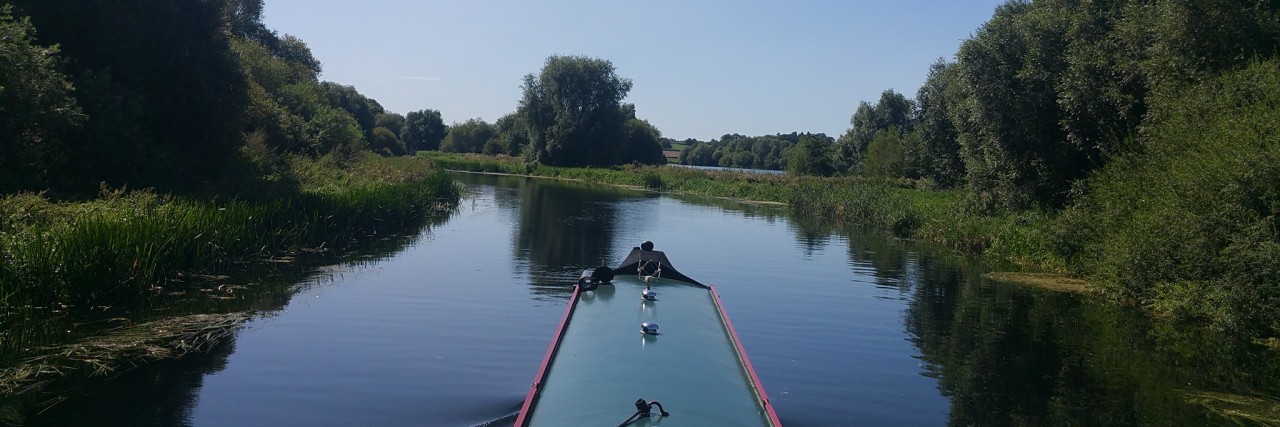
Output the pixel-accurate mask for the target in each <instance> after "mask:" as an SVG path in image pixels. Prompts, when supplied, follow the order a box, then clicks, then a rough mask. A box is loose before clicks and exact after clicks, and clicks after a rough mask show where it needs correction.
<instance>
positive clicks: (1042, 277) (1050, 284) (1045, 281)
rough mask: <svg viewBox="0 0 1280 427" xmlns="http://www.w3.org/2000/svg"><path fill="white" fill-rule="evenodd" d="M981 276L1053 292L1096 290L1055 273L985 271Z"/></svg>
mask: <svg viewBox="0 0 1280 427" xmlns="http://www.w3.org/2000/svg"><path fill="white" fill-rule="evenodd" d="M982 277H986V278H987V279H991V280H994V281H997V282H1001V283H1013V284H1018V285H1023V286H1031V287H1034V288H1040V289H1046V290H1050V291H1054V292H1070V293H1077V294H1088V293H1094V292H1096V289H1095V288H1094V287H1093V285H1091V284H1089V282H1086V281H1084V280H1080V279H1076V278H1072V277H1068V276H1066V275H1062V274H1056V273H1011V272H1001V273H987V274H983V275H982Z"/></svg>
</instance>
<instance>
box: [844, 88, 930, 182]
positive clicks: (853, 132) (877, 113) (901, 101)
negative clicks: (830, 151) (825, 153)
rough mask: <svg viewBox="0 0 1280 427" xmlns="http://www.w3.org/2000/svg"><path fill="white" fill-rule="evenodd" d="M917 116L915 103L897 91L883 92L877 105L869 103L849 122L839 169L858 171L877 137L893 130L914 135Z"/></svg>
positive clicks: (864, 102) (855, 112)
mask: <svg viewBox="0 0 1280 427" xmlns="http://www.w3.org/2000/svg"><path fill="white" fill-rule="evenodd" d="M914 115H915V105H914V103H913V102H912V101H911V100H909V99H907V97H905V96H903V95H902V94H900V93H897V92H895V91H894V90H893V89H889V90H886V91H884V92H882V93H881V94H880V100H879V101H878V102H877V103H876V105H871V104H869V103H867V102H866V101H863V102H861V103H859V104H858V109H857V111H854V113H853V116H852V117H850V118H849V124H850V125H852V127H851V128H849V130H848V131H846V132H845V134H844V135H842V136H841V137H840V139H839V140H837V143H836V152H835V156H836V159H835V160H836V161H837V163H838V164H839V167H840V168H841V169H842V170H853V169H856V167H857V165H858V163H859V162H860V161H861V159H862V157H863V156H865V155H866V151H867V147H868V146H870V145H871V140H872V139H873V138H875V136H876V134H877V133H880V132H882V131H885V130H888V129H889V128H897V129H901V130H904V131H910V130H911V129H913V128H914V127H915V123H914V122H913V118H914Z"/></svg>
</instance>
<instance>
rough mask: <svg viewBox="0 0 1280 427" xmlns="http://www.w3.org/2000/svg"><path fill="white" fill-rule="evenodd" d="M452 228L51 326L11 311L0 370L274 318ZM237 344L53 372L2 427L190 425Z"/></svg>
mask: <svg viewBox="0 0 1280 427" xmlns="http://www.w3.org/2000/svg"><path fill="white" fill-rule="evenodd" d="M447 219H448V218H447V217H436V218H426V219H423V220H422V221H421V222H419V223H417V224H409V225H408V227H409V228H408V229H407V230H404V232H403V233H402V234H398V235H394V236H388V237H383V238H377V239H366V240H363V241H360V242H357V243H356V244H355V246H353V247H351V248H350V251H349V252H347V253H346V255H345V256H344V257H341V258H339V257H333V256H330V255H327V254H311V255H309V256H307V257H304V258H300V259H296V260H294V261H293V262H275V263H259V264H253V265H246V266H245V268H244V270H242V271H239V272H235V273H234V275H233V276H231V277H228V278H225V279H223V280H220V281H218V282H216V283H209V284H205V285H200V284H194V285H187V286H183V285H182V284H181V283H171V284H169V285H168V286H169V288H170V290H167V291H166V290H160V291H158V292H156V293H154V294H150V295H144V296H141V297H139V299H138V300H136V301H121V302H118V303H117V304H116V306H114V307H108V306H103V307H99V308H95V309H91V310H87V311H76V310H74V307H73V308H71V309H69V310H65V311H64V312H62V313H58V314H57V315H52V316H51V315H49V314H50V313H49V312H50V311H51V309H50V308H32V307H20V308H8V307H7V308H6V310H7V311H8V312H7V313H6V316H5V322H3V323H0V333H2V334H0V336H2V337H4V339H3V340H0V370H6V369H30V368H31V366H28V365H24V364H26V363H27V361H28V360H30V359H31V358H33V357H36V356H41V355H43V354H46V353H48V352H49V351H50V350H51V349H57V348H59V347H58V346H60V345H65V344H68V343H71V342H75V341H77V340H79V339H82V338H86V337H92V336H96V335H98V334H102V333H104V332H109V331H112V330H117V329H119V328H121V327H124V326H129V325H132V324H137V323H142V322H146V321H148V320H153V319H158V318H169V317H173V316H184V315H190V314H226V313H240V312H248V313H253V314H254V317H256V318H265V317H272V316H275V315H277V314H278V313H279V312H280V311H281V310H283V309H284V308H285V307H286V306H288V304H289V303H290V302H291V300H292V299H293V297H294V296H295V295H297V294H298V293H299V292H302V291H304V290H306V289H307V288H308V287H311V286H326V285H329V284H332V283H334V281H335V280H337V279H338V278H339V277H340V276H341V274H342V272H343V271H347V270H351V269H358V268H361V267H362V266H366V265H371V264H376V263H378V262H380V261H382V260H385V259H386V258H387V257H390V256H392V255H394V254H395V253H398V252H400V251H403V250H404V249H405V248H406V247H407V246H409V245H411V244H414V243H415V242H416V241H418V240H420V239H422V238H423V237H424V236H426V234H425V233H426V230H428V229H429V228H431V227H434V226H437V225H439V224H441V223H443V222H444V221H447ZM236 338H237V336H236V335H234V334H233V335H231V336H229V337H227V338H225V339H223V340H221V341H220V342H219V343H218V344H217V345H214V346H213V347H212V348H210V349H209V350H207V351H196V352H191V353H187V354H186V355H184V356H183V357H181V358H178V359H173V360H161V361H158V362H150V361H148V360H145V359H138V360H137V361H136V362H131V363H126V364H125V365H124V366H117V367H115V368H114V372H110V373H109V374H106V375H104V374H103V373H100V372H93V371H91V370H88V369H86V368H87V367H88V366H85V367H82V368H80V369H67V368H64V367H62V366H52V367H46V369H48V368H55V369H59V370H63V371H64V372H66V375H64V376H60V377H59V376H54V377H51V379H43V380H40V381H37V382H33V383H29V384H22V387H21V388H19V389H18V391H19V392H18V393H16V394H0V425H28V426H45V425H48V426H62V425H102V426H145V425H155V426H179V425H189V424H190V423H189V418H190V414H191V410H192V409H193V408H194V407H195V404H196V398H197V396H198V395H199V392H200V388H201V387H202V385H203V380H204V378H205V377H206V376H207V375H209V374H214V373H217V372H220V371H222V370H223V369H225V368H226V364H227V359H228V357H229V356H230V355H231V354H232V353H234V351H235V346H236ZM60 362H61V361H60ZM148 362H150V363H148ZM132 363H136V364H132ZM67 366H75V365H70V364H68V365H67ZM0 385H3V386H9V385H10V384H0ZM104 397H106V398H104Z"/></svg>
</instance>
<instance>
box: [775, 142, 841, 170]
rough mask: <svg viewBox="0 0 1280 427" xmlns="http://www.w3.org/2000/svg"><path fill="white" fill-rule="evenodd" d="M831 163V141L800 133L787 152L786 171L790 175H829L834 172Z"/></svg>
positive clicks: (833, 166)
mask: <svg viewBox="0 0 1280 427" xmlns="http://www.w3.org/2000/svg"><path fill="white" fill-rule="evenodd" d="M835 172H836V169H835V165H833V164H832V155H831V142H830V141H829V140H826V139H822V138H815V137H813V136H812V135H802V136H801V137H800V139H799V141H798V142H797V143H796V145H795V147H794V148H792V149H791V150H790V152H789V153H788V159H787V173H790V174H792V175H815V176H831V175H833V174H835Z"/></svg>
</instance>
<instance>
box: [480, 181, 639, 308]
mask: <svg viewBox="0 0 1280 427" xmlns="http://www.w3.org/2000/svg"><path fill="white" fill-rule="evenodd" d="M460 179H464V180H465V181H466V182H467V183H469V184H472V185H496V186H500V187H502V188H503V191H498V192H495V193H494V199H495V201H496V203H497V205H498V206H500V207H502V208H505V209H509V210H511V211H513V212H514V214H515V221H514V222H515V223H514V224H513V226H514V227H515V232H514V234H513V239H514V242H513V245H512V246H513V252H514V255H515V256H514V257H515V259H516V260H517V261H518V262H519V263H520V264H521V265H522V266H523V267H524V268H526V269H527V272H528V274H529V278H530V288H531V289H532V290H533V292H534V293H536V294H539V295H547V296H556V297H560V298H563V297H564V296H566V295H567V293H566V289H567V287H566V286H565V284H567V283H572V282H573V281H575V280H577V278H578V276H579V274H581V272H582V271H583V270H584V269H588V268H593V267H596V266H600V265H604V264H610V263H612V262H615V261H616V260H614V259H613V255H614V253H615V252H616V251H618V250H619V248H618V246H619V244H618V243H616V242H615V241H614V236H616V235H617V234H618V229H619V227H620V225H619V224H620V223H621V222H622V221H652V220H651V219H649V218H645V217H644V215H647V214H650V213H652V210H646V209H635V210H632V211H630V212H625V213H624V212H623V211H622V209H623V203H622V201H624V200H629V199H639V200H644V199H649V200H653V199H656V198H657V197H658V196H657V195H654V194H651V193H646V192H643V191H634V190H625V189H620V188H614V187H608V186H601V185H586V184H579V183H574V182H566V181H554V180H535V179H532V178H524V177H513V176H500V175H474V174H468V175H465V176H461V177H460ZM637 216H639V217H637Z"/></svg>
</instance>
